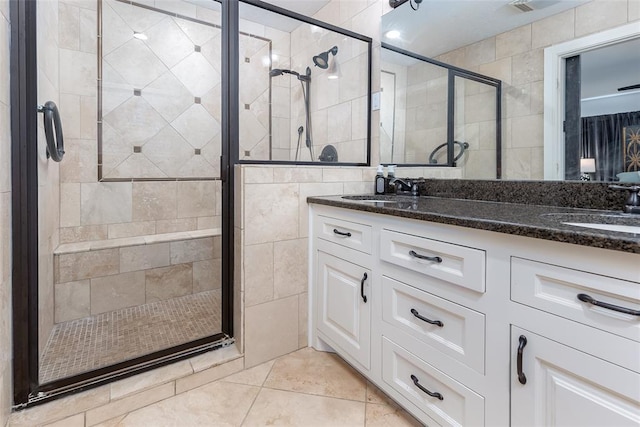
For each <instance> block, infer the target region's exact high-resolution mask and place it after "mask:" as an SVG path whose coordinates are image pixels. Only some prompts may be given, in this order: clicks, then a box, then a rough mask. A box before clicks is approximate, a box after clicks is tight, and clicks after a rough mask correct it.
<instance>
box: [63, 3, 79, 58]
mask: <svg viewBox="0 0 640 427" xmlns="http://www.w3.org/2000/svg"><path fill="white" fill-rule="evenodd" d="M58 11H59V13H58V22H59V25H58V29H59V32H58V45H59V46H60V47H61V48H63V49H71V50H79V49H80V9H78V8H77V7H75V6H72V5H70V4H68V3H65V2H60V3H59V5H58Z"/></svg>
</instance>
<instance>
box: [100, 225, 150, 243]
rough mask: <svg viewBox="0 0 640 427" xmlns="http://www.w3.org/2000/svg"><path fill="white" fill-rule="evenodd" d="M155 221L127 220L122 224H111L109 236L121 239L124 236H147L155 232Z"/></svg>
mask: <svg viewBox="0 0 640 427" xmlns="http://www.w3.org/2000/svg"><path fill="white" fill-rule="evenodd" d="M155 232H156V223H155V221H139V222H127V223H122V224H109V228H108V238H109V239H119V238H122V237H133V236H145V235H148V234H155Z"/></svg>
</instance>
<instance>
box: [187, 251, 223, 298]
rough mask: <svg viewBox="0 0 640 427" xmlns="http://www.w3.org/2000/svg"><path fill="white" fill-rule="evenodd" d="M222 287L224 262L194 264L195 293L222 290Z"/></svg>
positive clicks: (216, 260) (218, 260)
mask: <svg viewBox="0 0 640 427" xmlns="http://www.w3.org/2000/svg"><path fill="white" fill-rule="evenodd" d="M221 286H222V260H221V259H211V260H206V261H196V262H194V263H193V293H194V294H195V293H198V292H204V291H211V290H214V289H220V288H221Z"/></svg>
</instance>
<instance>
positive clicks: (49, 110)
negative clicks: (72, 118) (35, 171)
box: [38, 101, 64, 162]
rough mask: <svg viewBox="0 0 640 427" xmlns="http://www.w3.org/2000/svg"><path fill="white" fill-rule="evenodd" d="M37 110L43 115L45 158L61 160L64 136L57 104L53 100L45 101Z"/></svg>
mask: <svg viewBox="0 0 640 427" xmlns="http://www.w3.org/2000/svg"><path fill="white" fill-rule="evenodd" d="M38 112H39V113H42V114H43V116H44V136H45V139H46V140H47V159H48V158H51V159H52V160H53V161H54V162H61V161H62V158H63V157H64V137H63V135H62V122H61V120H60V112H59V111H58V106H57V105H56V103H55V102H53V101H47V102H45V103H44V105H39V106H38Z"/></svg>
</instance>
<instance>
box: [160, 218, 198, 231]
mask: <svg viewBox="0 0 640 427" xmlns="http://www.w3.org/2000/svg"><path fill="white" fill-rule="evenodd" d="M197 227H198V221H197V219H196V218H181V219H161V220H158V221H156V233H158V234H162V233H175V232H178V231H192V230H196V229H197Z"/></svg>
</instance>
